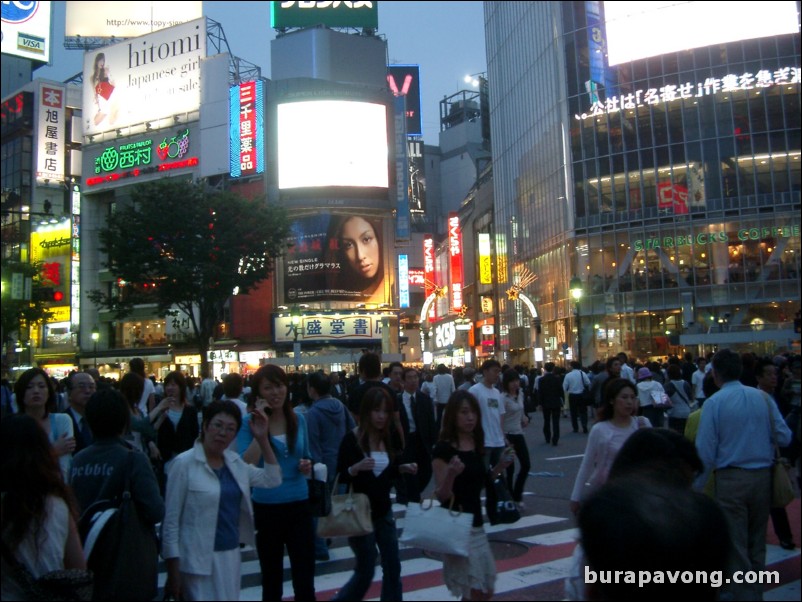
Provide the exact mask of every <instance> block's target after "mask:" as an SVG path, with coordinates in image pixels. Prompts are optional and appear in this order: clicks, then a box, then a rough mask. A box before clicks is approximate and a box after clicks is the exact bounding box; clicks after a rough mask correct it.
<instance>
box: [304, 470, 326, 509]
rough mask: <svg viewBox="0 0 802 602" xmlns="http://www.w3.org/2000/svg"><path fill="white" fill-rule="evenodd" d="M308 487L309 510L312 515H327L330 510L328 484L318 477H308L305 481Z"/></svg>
mask: <svg viewBox="0 0 802 602" xmlns="http://www.w3.org/2000/svg"><path fill="white" fill-rule="evenodd" d="M306 484H307V486H308V487H309V510H310V512H311V513H312V516H317V517H318V518H319V517H321V516H328V515H329V513H330V512H331V495H330V494H329V486H328V483H326V481H321V480H319V479H314V478H312V479H308V480H307V481H306Z"/></svg>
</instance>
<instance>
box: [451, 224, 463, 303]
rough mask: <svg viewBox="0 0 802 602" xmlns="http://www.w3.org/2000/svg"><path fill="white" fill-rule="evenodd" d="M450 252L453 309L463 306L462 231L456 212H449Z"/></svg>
mask: <svg viewBox="0 0 802 602" xmlns="http://www.w3.org/2000/svg"><path fill="white" fill-rule="evenodd" d="M448 254H449V255H450V256H451V311H454V312H458V311H459V310H460V309H461V308H462V231H461V230H460V228H459V216H458V215H457V214H456V212H453V211H452V212H451V213H449V214H448Z"/></svg>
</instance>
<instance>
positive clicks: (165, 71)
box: [83, 19, 206, 136]
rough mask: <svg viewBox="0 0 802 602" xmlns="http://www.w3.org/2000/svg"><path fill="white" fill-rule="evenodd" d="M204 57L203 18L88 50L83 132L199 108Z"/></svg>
mask: <svg viewBox="0 0 802 602" xmlns="http://www.w3.org/2000/svg"><path fill="white" fill-rule="evenodd" d="M205 57H206V20H205V19H196V20H195V21H190V22H189V23H185V24H183V25H178V26H176V27H170V28H169V29H163V30H161V31H157V32H156V33H152V34H149V35H146V36H142V37H140V38H136V39H132V40H129V41H126V42H122V43H120V44H114V45H113V46H106V47H104V48H102V49H100V50H92V51H90V52H87V53H86V54H85V55H84V71H83V79H84V84H83V118H84V119H83V122H84V136H91V135H94V134H100V133H102V132H107V131H111V130H115V129H120V128H123V127H126V126H129V125H134V124H141V123H146V122H148V121H151V120H156V119H160V118H163V117H169V116H171V115H179V116H181V115H184V114H185V113H187V112H190V111H197V110H198V108H199V107H200V62H201V59H203V58H205Z"/></svg>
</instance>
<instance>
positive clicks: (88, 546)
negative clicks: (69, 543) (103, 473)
mask: <svg viewBox="0 0 802 602" xmlns="http://www.w3.org/2000/svg"><path fill="white" fill-rule="evenodd" d="M133 454H134V452H133V451H129V452H128V461H127V462H126V465H125V469H124V470H125V474H124V477H123V482H124V485H123V491H122V493H121V495H120V497H119V498H116V499H112V500H98V501H97V502H95V503H94V504H92V505H91V506H89V507H88V508H87V509H86V510H85V511H84V512H83V514H82V515H81V518H80V520H79V523H78V532H79V534H80V536H81V543H82V544H83V547H84V557H85V558H86V563H87V568H89V569H91V570H92V571H93V572H94V574H95V590H94V595H93V597H92V599H93V600H153V599H154V598H155V597H156V592H157V589H158V577H159V546H158V540H157V538H156V532H155V530H154V529H153V527H152V526H150V525H147V524H145V523H144V522H143V521H142V520H141V519H140V518H139V514H138V511H137V508H136V503H135V502H134V500H133V498H132V497H131V470H132V464H133V461H134V456H133Z"/></svg>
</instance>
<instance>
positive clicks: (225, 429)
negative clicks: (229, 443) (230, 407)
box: [209, 420, 237, 435]
mask: <svg viewBox="0 0 802 602" xmlns="http://www.w3.org/2000/svg"><path fill="white" fill-rule="evenodd" d="M209 428H210V429H214V430H215V431H217V432H218V433H225V434H227V435H231V434H233V433H236V432H237V427H236V426H234V425H231V424H225V423H224V422H220V421H217V420H215V421H214V422H210V423H209Z"/></svg>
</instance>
